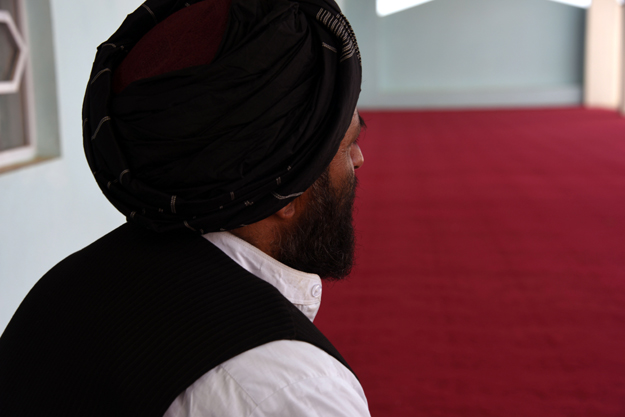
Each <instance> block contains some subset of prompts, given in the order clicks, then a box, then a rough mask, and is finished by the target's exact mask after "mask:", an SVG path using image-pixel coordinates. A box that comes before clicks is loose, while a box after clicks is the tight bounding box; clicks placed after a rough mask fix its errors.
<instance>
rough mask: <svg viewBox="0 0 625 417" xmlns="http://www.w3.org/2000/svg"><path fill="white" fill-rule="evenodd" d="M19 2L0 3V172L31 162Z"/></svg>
mask: <svg viewBox="0 0 625 417" xmlns="http://www.w3.org/2000/svg"><path fill="white" fill-rule="evenodd" d="M23 6H24V4H23V0H0V169H2V168H4V167H7V166H10V165H17V164H20V163H23V162H26V161H29V160H32V159H34V157H35V155H36V140H35V130H34V129H33V116H34V115H33V113H34V110H33V108H32V104H33V103H32V98H31V90H32V86H31V83H30V80H29V77H28V75H29V74H30V72H29V71H27V69H28V68H27V67H28V65H29V59H28V47H27V41H26V36H25V34H26V31H25V30H24V29H25V26H26V25H25V19H24V17H25V16H24V8H23Z"/></svg>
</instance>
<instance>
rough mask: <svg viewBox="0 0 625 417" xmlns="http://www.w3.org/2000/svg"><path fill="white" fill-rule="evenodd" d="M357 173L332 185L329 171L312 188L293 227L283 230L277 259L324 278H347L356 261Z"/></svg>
mask: <svg viewBox="0 0 625 417" xmlns="http://www.w3.org/2000/svg"><path fill="white" fill-rule="evenodd" d="M357 184H358V180H357V178H356V176H352V177H351V178H347V179H346V180H345V181H344V182H343V184H341V186H340V187H338V188H333V187H332V183H331V182H330V175H329V172H328V170H326V171H325V172H324V173H323V175H321V177H319V179H317V181H315V183H314V184H313V185H312V187H311V196H310V197H311V198H310V200H309V203H308V205H307V207H306V209H305V211H304V212H303V213H302V217H301V218H300V219H299V220H298V221H297V223H296V224H295V225H294V227H293V228H292V229H290V230H288V231H287V232H284V233H282V235H281V236H280V240H279V242H278V256H277V259H278V260H279V261H280V262H282V263H283V264H285V265H288V266H290V267H291V268H294V269H297V270H299V271H303V272H309V273H313V274H317V275H319V276H320V277H321V278H324V279H331V280H332V279H333V280H339V279H342V278H345V277H346V276H347V275H349V273H350V272H351V270H352V266H353V263H354V247H355V236H354V225H353V216H352V212H353V208H354V199H355V198H356V186H357Z"/></svg>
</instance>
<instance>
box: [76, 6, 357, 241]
mask: <svg viewBox="0 0 625 417" xmlns="http://www.w3.org/2000/svg"><path fill="white" fill-rule="evenodd" d="M209 2H210V3H211V6H208V3H209ZM212 3H214V4H212ZM224 4H227V3H224V1H223V0H203V1H197V0H196V1H179V0H148V1H146V2H145V3H144V4H143V5H142V6H141V7H139V8H138V9H137V10H136V11H135V12H134V13H132V14H131V15H129V16H128V17H127V19H126V20H125V21H124V23H123V24H122V26H121V27H120V28H119V29H118V31H117V32H116V33H115V34H114V35H113V36H112V37H111V38H110V39H109V40H108V41H106V42H105V43H103V44H102V45H100V46H99V47H98V53H97V55H96V58H95V62H94V66H93V71H92V75H91V79H90V81H89V85H88V87H87V92H86V96H85V102H84V106H83V125H84V128H83V137H84V147H85V153H86V156H87V161H88V163H89V166H90V167H91V170H92V171H93V174H94V176H95V179H96V181H97V183H98V185H99V186H100V188H101V189H102V191H103V193H104V194H105V196H106V197H107V198H108V199H109V200H110V201H111V203H113V205H114V206H115V207H116V208H117V209H118V210H120V211H121V212H122V213H123V214H125V215H126V216H127V217H128V218H129V220H130V221H134V222H136V223H138V224H140V225H143V226H144V227H147V228H149V229H152V230H155V231H161V232H162V231H173V230H183V229H185V230H186V229H189V230H192V231H195V232H198V233H206V232H211V231H218V230H230V229H234V228H237V227H241V226H243V225H247V224H251V223H254V222H256V221H259V220H262V219H263V218H266V217H268V216H270V215H271V214H273V213H275V212H276V211H278V210H280V209H281V208H282V207H284V206H285V205H286V204H288V203H289V202H290V201H292V200H293V199H294V198H296V197H297V196H299V195H301V194H302V193H303V192H304V191H305V190H306V189H307V188H308V187H310V186H311V185H312V184H313V183H314V181H315V180H316V179H317V178H318V177H319V176H320V175H321V174H322V172H323V171H324V170H325V168H326V167H327V166H328V165H329V163H330V161H331V160H332V158H333V157H334V155H335V154H336V152H337V150H338V148H339V145H340V142H341V140H342V138H343V137H344V135H345V133H346V132H347V129H348V127H349V125H350V122H351V119H352V115H353V112H354V109H355V107H356V102H357V100H358V96H359V93H360V83H361V63H360V52H359V50H358V46H357V43H356V39H355V36H354V34H353V31H352V30H351V27H350V25H349V23H348V22H347V20H346V19H345V17H344V16H343V15H342V14H341V12H340V9H339V8H338V6H337V5H336V3H334V1H333V0H301V1H290V0H231V3H230V5H229V8H227V10H228V11H227V24H224V21H225V20H223V19H211V18H207V16H211V14H212V15H213V16H218V15H219V13H221V12H220V10H224V9H223V5H224ZM202 16H203V17H202ZM186 19H189V25H188V28H186V29H188V30H186V31H182V32H184V33H178V32H180V31H173V32H172V33H171V34H169V33H168V32H167V31H165V33H167V36H170V37H178V36H179V37H181V39H182V40H183V41H181V42H180V41H179V42H176V40H171V42H166V44H163V48H164V51H165V52H163V51H160V50H157V51H156V55H154V54H152V55H151V57H150V53H148V54H147V56H148V58H144V61H146V62H151V64H150V65H148V67H147V68H146V69H145V72H142V74H139V75H137V74H136V72H137V71H136V68H137V65H136V62H135V63H133V52H132V50H133V47H135V46H136V47H137V51H136V52H137V53H136V54H135V55H140V52H141V51H144V49H143V48H142V47H141V41H142V38H144V37H145V39H144V40H143V42H144V43H146V42H152V44H156V45H158V44H159V42H160V41H159V39H161V38H159V36H158V33H157V34H154V32H156V31H158V30H159V29H161V28H163V27H165V28H167V27H180V25H179V24H177V23H176V22H181V21H182V22H184V21H186ZM202 19H204V20H202ZM207 19H208V20H207ZM198 21H199V22H200V23H201V26H200V29H201V27H204V29H203V30H204V33H206V32H207V33H209V35H208V36H209V38H210V39H209V40H208V41H207V40H206V39H204V40H203V41H202V30H199V31H198V30H197V27H196V26H197V25H196V26H194V24H197V22H198ZM167 25H169V26H167ZM204 25H209V28H208V29H207V28H206V26H204ZM220 25H221V26H220ZM146 34H147V35H146ZM167 36H166V37H165V38H164V39H165V40H167ZM184 36H187V37H189V38H190V39H196V41H193V42H192V43H193V45H195V46H196V48H191V49H189V48H187V50H189V51H191V53H195V54H197V57H196V56H195V55H194V56H193V57H189V56H188V55H189V52H184V45H185V41H184V39H186V38H184ZM215 39H217V42H216V41H215ZM197 45H200V47H197ZM167 48H169V49H171V50H172V51H171V54H173V55H174V56H175V57H176V58H175V59H173V60H172V59H169V60H167V59H166V58H161V57H162V56H163V54H165V55H167V51H168V49H167ZM180 48H183V52H182V53H181V52H180V50H181V49H180ZM129 51H130V54H129ZM148 52H149V51H148ZM159 54H160V55H159ZM143 55H145V54H143ZM126 57H127V58H128V61H126V62H124V60H125V58H126ZM187 58H188V59H187ZM139 61H140V60H139ZM165 61H166V62H165ZM172 62H173V64H172ZM161 64H162V65H161ZM124 66H126V67H128V68H131V69H130V70H128V69H126V70H124ZM161 67H162V68H161ZM118 68H119V69H120V70H119V71H117V69H118ZM163 71H165V72H163ZM128 74H130V75H128ZM145 77H147V78H145ZM113 86H115V90H116V91H119V92H118V94H114V92H113Z"/></svg>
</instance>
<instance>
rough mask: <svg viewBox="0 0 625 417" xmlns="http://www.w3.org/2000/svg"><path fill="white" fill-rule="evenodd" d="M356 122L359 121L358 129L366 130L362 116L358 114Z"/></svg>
mask: <svg viewBox="0 0 625 417" xmlns="http://www.w3.org/2000/svg"><path fill="white" fill-rule="evenodd" d="M358 120H360V128H361V129H366V128H367V124H366V123H365V120H364V119H363V118H362V116H361V115H360V114H359V115H358Z"/></svg>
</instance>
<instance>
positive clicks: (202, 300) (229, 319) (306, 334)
mask: <svg viewBox="0 0 625 417" xmlns="http://www.w3.org/2000/svg"><path fill="white" fill-rule="evenodd" d="M281 339H288V340H300V341H305V342H308V343H311V344H313V345H315V346H317V347H319V348H321V349H323V350H325V351H326V352H327V353H329V354H330V355H332V356H334V357H335V358H336V359H337V360H339V361H340V362H342V363H343V364H344V365H345V366H347V364H346V363H345V361H344V360H343V358H342V357H341V356H340V354H339V353H338V352H337V351H336V349H335V348H334V347H333V346H332V345H331V344H330V342H329V341H328V340H327V339H326V338H325V337H324V336H323V335H322V334H321V332H319V330H318V329H317V328H316V327H315V326H314V325H313V324H312V323H311V322H310V320H308V319H307V318H306V317H305V316H304V315H303V314H302V313H301V312H300V311H299V310H297V308H295V306H293V304H291V303H290V302H289V301H288V300H287V299H286V298H284V297H283V296H282V295H281V294H280V293H279V291H278V290H276V289H275V288H274V287H273V286H271V285H270V284H268V283H266V282H264V281H263V280H261V279H259V278H257V277H255V276H254V275H252V274H250V273H249V272H247V271H246V270H245V269H243V268H241V267H240V266H239V265H237V264H236V263H235V262H234V261H232V260H231V259H230V258H229V257H228V256H226V255H225V254H224V253H223V252H221V251H220V250H219V249H217V248H216V247H215V246H213V245H212V244H211V243H209V242H208V241H206V240H205V239H203V238H202V237H200V236H194V235H167V234H156V233H153V232H150V231H147V230H143V229H140V228H138V227H137V226H134V225H130V224H126V225H124V226H121V227H119V228H118V229H116V230H114V231H113V232H111V233H109V234H108V235H106V236H104V237H103V238H101V239H99V240H98V241H96V242H95V243H93V244H91V245H90V246H88V247H86V248H85V249H83V250H81V251H79V252H77V253H75V254H73V255H71V256H69V257H68V258H66V259H65V260H63V261H62V262H60V263H59V264H58V265H56V266H55V267H54V268H53V269H52V270H50V271H49V272H48V273H47V274H46V275H45V276H44V277H43V278H42V279H41V280H40V281H39V282H38V283H37V284H36V285H35V287H34V288H33V289H32V290H31V292H30V293H29V294H28V296H27V297H26V298H25V299H24V301H23V302H22V304H21V306H20V308H19V309H18V310H17V312H16V313H15V315H14V316H13V319H12V320H11V322H10V323H9V325H8V327H7V328H6V330H5V332H4V334H3V335H2V337H1V338H0V416H3V417H18V416H19V417H30V416H33V417H35V416H36V417H43V416H64V417H68V416H80V417H85V416H89V417H97V416H107V417H111V416H135V417H136V416H155V417H156V416H158V417H160V416H162V415H163V414H164V413H165V411H166V410H167V408H168V407H169V405H170V404H171V403H172V402H173V400H174V399H175V398H176V397H177V396H178V395H179V394H180V393H181V392H183V391H184V390H185V389H186V388H187V387H189V386H190V385H191V384H192V383H193V382H195V381H196V380H197V379H198V378H199V377H200V376H202V375H203V374H205V373H206V372H208V371H209V370H210V369H212V368H214V367H215V366H217V365H219V364H220V363H222V362H224V361H226V360H228V359H230V358H232V357H234V356H236V355H238V354H239V353H242V352H245V351H247V350H249V349H252V348H254V347H257V346H260V345H262V344H265V343H268V342H271V341H274V340H281Z"/></svg>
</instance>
